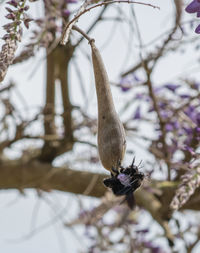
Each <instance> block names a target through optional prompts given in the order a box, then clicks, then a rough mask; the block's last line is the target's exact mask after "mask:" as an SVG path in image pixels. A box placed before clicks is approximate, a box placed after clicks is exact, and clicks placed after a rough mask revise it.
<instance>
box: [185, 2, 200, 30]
mask: <svg viewBox="0 0 200 253" xmlns="http://www.w3.org/2000/svg"><path fill="white" fill-rule="evenodd" d="M185 10H186V11H187V12H188V13H196V14H197V18H200V0H193V1H192V2H191V3H190V4H189V5H188V6H187V7H186V8H185ZM195 32H196V33H198V34H200V25H198V26H197V28H196V29H195Z"/></svg>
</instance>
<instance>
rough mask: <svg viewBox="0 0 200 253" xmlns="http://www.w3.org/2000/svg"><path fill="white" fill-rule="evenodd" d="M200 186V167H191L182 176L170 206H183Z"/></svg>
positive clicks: (176, 208)
mask: <svg viewBox="0 0 200 253" xmlns="http://www.w3.org/2000/svg"><path fill="white" fill-rule="evenodd" d="M199 186H200V167H199V165H198V167H197V169H191V168H190V169H189V170H188V172H187V173H186V174H184V175H183V176H182V177H181V184H180V185H179V187H178V189H177V191H176V194H175V197H174V198H173V200H172V202H171V204H170V207H171V208H172V209H174V210H178V209H179V208H181V207H182V206H183V205H184V204H185V203H186V202H187V201H188V200H189V198H190V197H191V196H192V194H193V193H194V192H195V190H196V189H197V188H198V187H199Z"/></svg>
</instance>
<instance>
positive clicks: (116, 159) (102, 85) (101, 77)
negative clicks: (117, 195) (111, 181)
mask: <svg viewBox="0 0 200 253" xmlns="http://www.w3.org/2000/svg"><path fill="white" fill-rule="evenodd" d="M90 45H91V49H92V61H93V69H94V76H95V84H96V93H97V102H98V150H99V156H100V160H101V163H102V165H103V166H104V167H105V169H107V170H111V168H112V167H114V168H118V167H119V165H120V163H121V161H122V160H123V157H124V154H125V150H126V138H125V131H124V127H123V125H122V123H121V121H120V119H119V117H118V115H117V112H116V110H115V106H114V103H113V98H112V93H111V90H110V84H109V80H108V75H107V72H106V69H105V66H104V63H103V60H102V58H101V55H100V52H99V50H98V49H97V48H96V46H95V43H94V40H91V41H90Z"/></svg>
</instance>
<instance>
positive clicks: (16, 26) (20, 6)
mask: <svg viewBox="0 0 200 253" xmlns="http://www.w3.org/2000/svg"><path fill="white" fill-rule="evenodd" d="M28 9H29V6H28V5H26V0H11V1H8V2H7V7H6V10H7V12H8V13H7V15H6V18H7V19H8V20H10V22H9V23H7V24H5V25H4V26H3V28H4V30H5V31H6V34H5V35H4V36H3V38H2V39H3V40H5V44H4V45H3V46H2V50H1V52H0V82H1V81H3V79H4V77H5V75H6V72H7V69H8V67H9V65H10V64H11V63H12V62H13V59H14V56H15V51H16V49H17V42H18V41H20V40H21V36H22V32H23V28H22V26H21V24H22V23H23V24H24V25H25V27H26V28H29V22H30V21H31V20H32V19H31V18H30V17H29V16H28V15H27V14H26V12H27V10H28Z"/></svg>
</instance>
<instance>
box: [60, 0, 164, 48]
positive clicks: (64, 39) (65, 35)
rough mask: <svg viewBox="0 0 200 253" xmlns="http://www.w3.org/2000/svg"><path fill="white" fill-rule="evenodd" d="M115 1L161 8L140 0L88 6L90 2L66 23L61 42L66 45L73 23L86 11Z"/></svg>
mask: <svg viewBox="0 0 200 253" xmlns="http://www.w3.org/2000/svg"><path fill="white" fill-rule="evenodd" d="M85 3H87V2H85ZM114 3H129V4H140V5H145V6H149V7H152V8H157V9H160V8H159V7H158V6H156V5H152V4H148V3H142V2H138V1H129V0H117V1H108V2H103V3H99V4H96V5H93V6H91V7H89V8H87V6H88V4H87V5H86V4H85V5H86V8H87V9H86V8H84V7H83V8H82V9H83V10H81V9H80V12H78V14H77V15H75V17H74V18H73V19H72V20H71V21H70V22H69V23H68V24H67V25H66V27H65V29H64V32H63V36H62V38H61V44H63V45H65V44H66V43H67V42H68V39H69V34H70V31H71V29H72V27H73V25H74V24H75V23H76V22H77V20H78V19H79V18H80V16H82V15H83V14H84V13H86V12H88V11H90V10H92V9H94V8H97V7H100V6H104V5H108V4H114Z"/></svg>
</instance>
